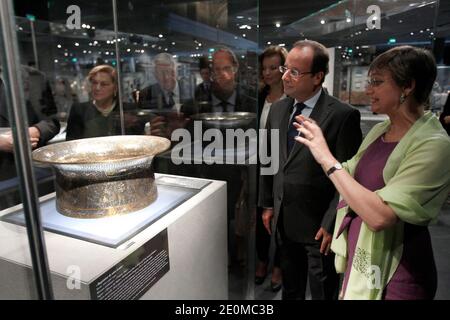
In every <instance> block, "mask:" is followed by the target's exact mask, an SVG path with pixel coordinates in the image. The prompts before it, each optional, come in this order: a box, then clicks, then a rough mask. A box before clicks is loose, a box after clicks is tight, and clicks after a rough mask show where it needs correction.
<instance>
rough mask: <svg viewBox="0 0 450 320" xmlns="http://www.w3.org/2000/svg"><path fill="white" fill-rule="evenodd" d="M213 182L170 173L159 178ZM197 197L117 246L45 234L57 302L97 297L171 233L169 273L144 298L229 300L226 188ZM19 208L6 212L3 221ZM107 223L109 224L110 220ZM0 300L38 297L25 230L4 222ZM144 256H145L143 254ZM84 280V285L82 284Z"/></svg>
mask: <svg viewBox="0 0 450 320" xmlns="http://www.w3.org/2000/svg"><path fill="white" fill-rule="evenodd" d="M162 176H163V177H168V179H175V180H176V179H177V178H179V179H184V180H185V181H186V179H188V180H192V182H193V183H194V182H195V181H208V180H204V179H195V178H187V177H177V176H170V175H156V178H160V177H162ZM209 181H210V182H211V183H210V184H209V185H207V186H206V187H204V188H203V189H202V190H200V191H199V192H198V193H197V194H195V195H194V196H192V197H191V198H190V199H188V200H186V201H185V202H183V203H182V204H180V205H179V206H178V207H176V208H174V209H173V210H172V211H170V212H168V213H167V214H165V215H164V216H162V217H161V218H160V219H159V220H157V221H156V222H154V223H153V224H151V225H150V226H148V227H146V228H145V229H143V230H142V231H140V232H139V233H137V234H136V235H134V236H133V237H131V238H130V239H128V240H127V241H125V242H124V243H122V244H121V245H120V246H119V247H117V248H111V247H107V246H104V245H100V244H95V243H93V242H88V241H85V240H80V239H76V238H73V237H70V236H65V235H61V234H57V233H53V232H48V231H45V232H44V234H45V243H46V247H47V255H48V261H49V268H50V271H51V274H52V285H53V291H54V295H55V299H92V298H93V296H92V285H93V283H95V282H96V281H98V279H99V278H102V277H105V276H106V275H107V273H108V272H110V271H111V269H113V268H115V266H118V265H119V264H120V263H121V262H122V261H123V260H124V259H125V260H126V259H128V260H129V259H131V261H132V260H133V259H135V258H136V257H139V256H140V253H141V252H143V251H145V250H144V244H146V243H148V242H149V241H150V240H151V239H153V238H155V237H156V236H157V235H158V234H160V233H161V232H162V233H164V232H165V230H166V231H167V237H168V256H169V266H170V269H169V270H168V272H167V273H165V274H164V275H163V276H162V278H160V279H159V280H157V281H156V282H155V283H154V284H153V285H152V286H151V287H150V288H149V289H148V290H147V291H146V292H145V293H143V294H140V295H139V296H140V298H141V299H227V298H228V274H227V272H228V270H227V227H226V226H227V211H226V210H227V209H226V197H227V195H226V184H225V182H222V181H211V180H209ZM17 209H18V208H17V207H13V208H9V209H7V210H4V211H1V212H0V216H1V217H3V216H5V215H7V214H10V213H11V212H14V211H15V210H17ZM105 221H106V220H105ZM0 238H1V240H0V241H1V245H0V299H35V298H36V296H35V293H34V290H33V289H32V288H31V287H30V286H31V285H32V284H33V278H32V272H31V269H30V266H31V259H30V255H29V247H28V240H27V234H26V229H25V228H24V227H23V226H20V225H17V224H12V223H8V222H4V221H0ZM144 254H145V252H144ZM77 279H80V280H81V281H77Z"/></svg>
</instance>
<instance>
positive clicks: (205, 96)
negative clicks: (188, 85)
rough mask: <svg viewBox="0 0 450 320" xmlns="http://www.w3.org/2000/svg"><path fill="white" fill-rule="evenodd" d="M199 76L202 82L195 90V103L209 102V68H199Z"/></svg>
mask: <svg viewBox="0 0 450 320" xmlns="http://www.w3.org/2000/svg"><path fill="white" fill-rule="evenodd" d="M200 76H201V77H202V80H203V82H202V83H200V84H199V85H197V87H196V88H195V93H194V97H195V100H196V101H210V100H211V70H210V68H209V66H202V67H201V68H200Z"/></svg>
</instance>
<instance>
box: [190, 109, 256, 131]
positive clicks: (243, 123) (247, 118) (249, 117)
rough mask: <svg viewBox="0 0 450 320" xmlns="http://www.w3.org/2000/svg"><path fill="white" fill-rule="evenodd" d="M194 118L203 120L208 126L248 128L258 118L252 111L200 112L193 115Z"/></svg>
mask: <svg viewBox="0 0 450 320" xmlns="http://www.w3.org/2000/svg"><path fill="white" fill-rule="evenodd" d="M191 118H192V119H193V120H201V121H202V122H203V125H204V126H205V127H208V128H217V129H238V128H242V129H246V128H248V127H249V125H250V124H251V123H252V121H254V120H255V119H256V113H252V112H212V113H198V114H195V115H193V116H192V117H191Z"/></svg>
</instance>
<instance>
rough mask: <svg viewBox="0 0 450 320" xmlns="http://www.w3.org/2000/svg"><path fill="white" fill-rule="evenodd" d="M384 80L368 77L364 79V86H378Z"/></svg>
mask: <svg viewBox="0 0 450 320" xmlns="http://www.w3.org/2000/svg"><path fill="white" fill-rule="evenodd" d="M383 82H384V80H377V79H368V80H366V86H367V87H371V88H373V87H378V86H379V85H381V84H382V83H383Z"/></svg>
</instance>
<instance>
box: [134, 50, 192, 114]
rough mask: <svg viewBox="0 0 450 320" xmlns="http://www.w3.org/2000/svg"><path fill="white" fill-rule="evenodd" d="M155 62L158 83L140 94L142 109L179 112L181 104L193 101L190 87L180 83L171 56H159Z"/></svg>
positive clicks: (163, 54)
mask: <svg viewBox="0 0 450 320" xmlns="http://www.w3.org/2000/svg"><path fill="white" fill-rule="evenodd" d="M153 62H154V66H155V67H154V75H155V78H156V80H157V83H155V84H152V85H150V86H148V87H146V88H144V89H142V90H141V91H140V92H139V98H138V102H139V105H140V107H141V108H143V109H155V110H166V111H167V110H174V111H179V108H180V106H181V104H183V103H184V102H185V101H188V100H189V99H192V94H191V93H190V92H189V86H186V85H185V84H184V83H183V81H178V80H179V79H177V72H176V64H175V60H174V59H173V57H172V56H171V55H170V54H168V53H160V54H157V55H156V56H155V58H154V59H153Z"/></svg>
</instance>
